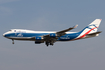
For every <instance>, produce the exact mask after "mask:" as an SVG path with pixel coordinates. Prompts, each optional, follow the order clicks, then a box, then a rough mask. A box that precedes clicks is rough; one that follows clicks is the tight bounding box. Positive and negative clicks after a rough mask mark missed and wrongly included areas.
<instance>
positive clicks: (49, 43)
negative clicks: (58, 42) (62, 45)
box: [46, 42, 54, 46]
mask: <svg viewBox="0 0 105 70" xmlns="http://www.w3.org/2000/svg"><path fill="white" fill-rule="evenodd" d="M46 45H47V46H49V45H52V46H53V45H54V44H53V43H51V42H46Z"/></svg>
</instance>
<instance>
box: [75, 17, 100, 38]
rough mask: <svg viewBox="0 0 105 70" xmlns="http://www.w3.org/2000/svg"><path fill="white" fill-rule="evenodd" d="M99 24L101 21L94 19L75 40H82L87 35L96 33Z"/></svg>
mask: <svg viewBox="0 0 105 70" xmlns="http://www.w3.org/2000/svg"><path fill="white" fill-rule="evenodd" d="M100 23H101V19H95V20H94V21H93V22H92V23H90V24H89V25H88V26H86V27H85V28H84V29H83V30H82V31H80V35H79V36H78V37H77V38H76V39H80V38H84V37H85V36H86V35H87V34H91V33H95V32H97V30H98V29H97V28H98V27H99V25H100Z"/></svg>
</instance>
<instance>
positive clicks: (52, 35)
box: [50, 33, 58, 37]
mask: <svg viewBox="0 0 105 70" xmlns="http://www.w3.org/2000/svg"><path fill="white" fill-rule="evenodd" d="M57 36H58V35H57V34H55V33H52V34H50V37H57Z"/></svg>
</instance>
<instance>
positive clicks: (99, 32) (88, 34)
mask: <svg viewBox="0 0 105 70" xmlns="http://www.w3.org/2000/svg"><path fill="white" fill-rule="evenodd" d="M101 32H102V31H99V32H95V33H91V34H87V35H88V36H89V35H90V36H91V35H96V34H99V33H101ZM87 35H86V36H87Z"/></svg>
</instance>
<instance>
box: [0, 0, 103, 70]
mask: <svg viewBox="0 0 105 70" xmlns="http://www.w3.org/2000/svg"><path fill="white" fill-rule="evenodd" d="M97 18H98V19H102V22H101V25H100V27H99V31H102V33H101V34H100V35H99V36H98V37H94V38H89V39H82V40H78V41H70V42H56V43H55V45H54V46H53V47H52V46H49V47H46V46H45V44H40V45H36V44H34V42H33V41H15V44H14V45H13V44H12V41H11V40H10V39H6V38H4V37H3V36H2V34H3V33H5V32H7V31H8V30H10V29H14V28H19V29H30V30H36V31H38V30H40V31H44V30H46V31H60V30H63V29H66V28H69V27H72V26H74V25H76V24H78V25H79V26H78V27H77V28H76V29H74V30H72V31H80V30H82V29H83V28H84V27H85V26H87V25H88V24H90V23H91V22H92V21H94V20H95V19H97ZM104 30H105V0H0V34H1V35H0V70H105V32H104Z"/></svg>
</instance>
